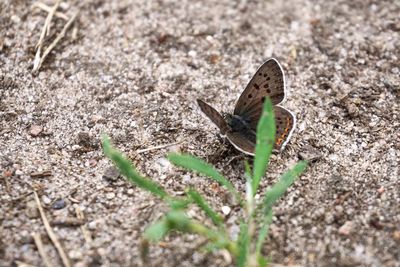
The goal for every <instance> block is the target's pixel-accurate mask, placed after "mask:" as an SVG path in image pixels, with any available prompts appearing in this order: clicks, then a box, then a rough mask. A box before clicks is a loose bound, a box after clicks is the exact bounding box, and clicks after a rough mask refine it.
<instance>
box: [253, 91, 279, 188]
mask: <svg viewBox="0 0 400 267" xmlns="http://www.w3.org/2000/svg"><path fill="white" fill-rule="evenodd" d="M275 131H276V128H275V116H274V111H273V107H272V102H271V100H270V99H269V98H266V99H265V102H264V106H263V112H262V114H261V117H260V120H259V121H258V124H257V143H256V149H255V157H254V170H253V171H254V173H253V181H252V186H253V195H255V194H256V193H257V189H258V185H259V184H260V181H261V178H262V177H263V176H264V174H265V171H266V169H267V167H268V161H269V158H270V156H271V152H272V148H273V146H274V142H275Z"/></svg>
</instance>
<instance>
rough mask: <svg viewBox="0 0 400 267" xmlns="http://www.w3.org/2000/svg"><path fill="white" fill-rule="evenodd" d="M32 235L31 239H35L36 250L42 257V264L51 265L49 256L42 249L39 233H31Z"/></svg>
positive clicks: (48, 266) (49, 266)
mask: <svg viewBox="0 0 400 267" xmlns="http://www.w3.org/2000/svg"><path fill="white" fill-rule="evenodd" d="M32 237H33V240H34V241H35V244H36V247H37V249H38V252H39V254H40V256H41V257H42V259H43V262H44V265H46V266H47V267H52V266H53V264H51V262H50V259H49V257H47V254H46V252H45V251H44V247H43V242H42V239H41V238H40V234H39V233H33V234H32Z"/></svg>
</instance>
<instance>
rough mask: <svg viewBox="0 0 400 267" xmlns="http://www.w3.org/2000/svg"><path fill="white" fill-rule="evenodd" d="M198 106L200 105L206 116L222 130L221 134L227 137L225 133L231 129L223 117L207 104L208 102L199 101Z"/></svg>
mask: <svg viewBox="0 0 400 267" xmlns="http://www.w3.org/2000/svg"><path fill="white" fill-rule="evenodd" d="M197 104H198V105H199V107H200V109H201V111H202V112H203V113H204V114H206V116H207V117H208V118H209V119H210V120H211V121H212V122H213V123H214V124H215V125H217V127H218V128H219V129H220V131H221V133H222V134H223V135H225V133H226V132H227V131H228V130H229V129H230V127H229V125H228V124H227V123H226V121H225V120H224V118H223V117H222V115H221V114H220V113H219V112H218V111H217V110H215V108H213V107H212V106H210V105H209V104H207V103H206V102H204V101H202V100H200V99H197Z"/></svg>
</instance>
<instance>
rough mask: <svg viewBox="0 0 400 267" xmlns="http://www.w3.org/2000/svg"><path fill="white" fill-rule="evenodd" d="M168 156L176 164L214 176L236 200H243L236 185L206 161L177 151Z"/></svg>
mask: <svg viewBox="0 0 400 267" xmlns="http://www.w3.org/2000/svg"><path fill="white" fill-rule="evenodd" d="M167 158H168V159H169V161H171V162H172V163H173V164H174V165H176V166H179V167H183V168H185V169H187V170H192V171H196V172H198V173H200V174H203V175H205V176H208V177H210V178H212V179H213V180H215V181H217V182H218V183H219V184H221V185H222V186H225V188H226V189H227V190H228V191H229V192H231V193H232V194H233V195H234V196H235V198H236V200H237V201H238V202H239V203H241V202H242V200H241V197H240V194H239V193H238V192H237V191H236V189H235V187H234V186H233V185H232V184H231V182H229V181H228V180H227V179H226V178H225V177H224V176H223V175H221V174H220V173H219V172H218V171H217V170H216V169H215V168H214V167H213V166H211V165H210V164H208V163H206V162H205V161H203V160H201V159H199V158H196V157H194V156H191V155H187V154H183V155H181V154H176V153H171V154H169V155H168V156H167Z"/></svg>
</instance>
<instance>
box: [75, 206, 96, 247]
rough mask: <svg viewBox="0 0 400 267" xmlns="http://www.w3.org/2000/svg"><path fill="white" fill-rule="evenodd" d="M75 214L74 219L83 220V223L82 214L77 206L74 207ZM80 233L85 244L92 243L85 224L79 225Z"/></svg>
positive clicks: (83, 217)
mask: <svg viewBox="0 0 400 267" xmlns="http://www.w3.org/2000/svg"><path fill="white" fill-rule="evenodd" d="M75 213H76V217H77V218H78V219H79V220H83V221H84V220H85V216H84V215H83V212H82V210H81V209H80V208H79V206H76V207H75ZM81 231H82V234H83V237H84V238H85V241H86V242H87V243H90V242H92V236H91V235H90V232H89V230H88V229H87V228H86V224H82V225H81Z"/></svg>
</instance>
